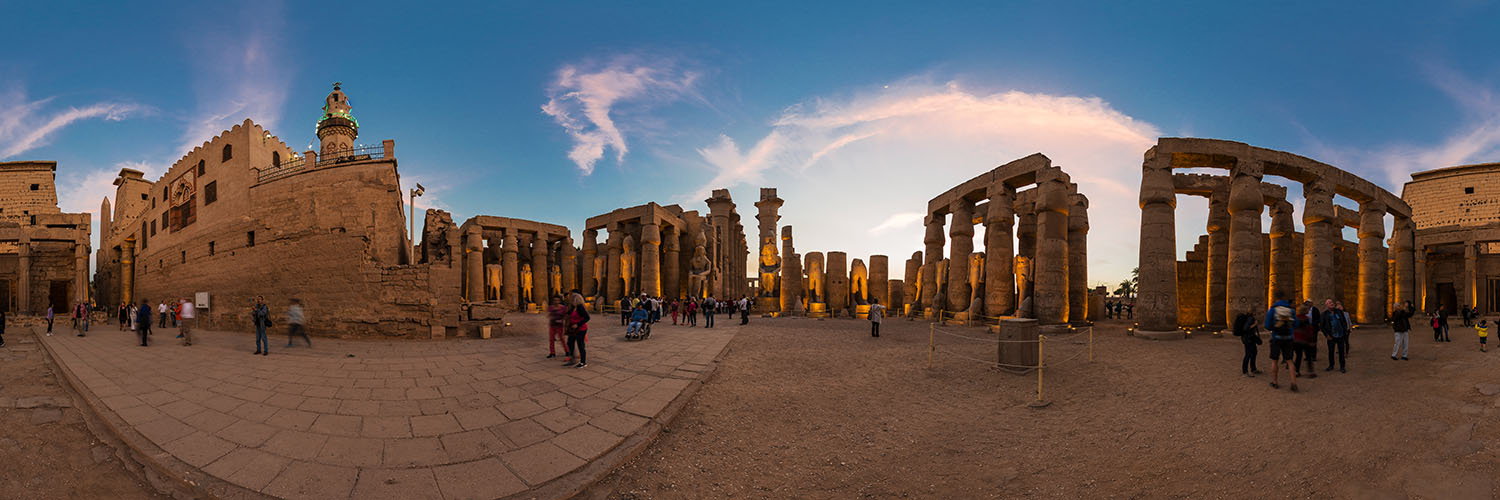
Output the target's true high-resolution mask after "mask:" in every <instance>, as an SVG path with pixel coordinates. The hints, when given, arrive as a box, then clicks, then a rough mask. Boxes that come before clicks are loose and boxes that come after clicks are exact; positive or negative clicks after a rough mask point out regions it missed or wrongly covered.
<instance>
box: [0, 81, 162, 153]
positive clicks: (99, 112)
mask: <svg viewBox="0 0 1500 500" xmlns="http://www.w3.org/2000/svg"><path fill="white" fill-rule="evenodd" d="M53 100H54V99H53V98H51V97H47V98H42V99H38V100H35V101H32V100H29V99H28V98H27V96H26V93H25V92H24V91H22V90H20V88H19V87H13V88H12V90H10V91H7V92H5V93H0V159H8V158H13V157H15V156H18V155H20V154H22V153H25V152H27V151H31V150H32V149H36V148H39V147H42V146H45V145H47V144H48V143H49V142H50V140H51V138H52V137H53V136H54V135H55V134H56V133H57V132H58V131H60V130H62V129H64V128H66V127H67V126H68V125H72V124H73V123H75V122H78V121H81V120H89V119H104V120H107V121H120V120H123V119H125V118H127V117H129V115H131V114H132V113H136V112H139V111H141V110H142V107H141V106H139V105H136V104H129V103H114V102H101V103H95V104H90V105H86V106H82V107H76V106H69V107H66V108H62V109H49V106H48V105H49V104H51V103H52V102H53Z"/></svg>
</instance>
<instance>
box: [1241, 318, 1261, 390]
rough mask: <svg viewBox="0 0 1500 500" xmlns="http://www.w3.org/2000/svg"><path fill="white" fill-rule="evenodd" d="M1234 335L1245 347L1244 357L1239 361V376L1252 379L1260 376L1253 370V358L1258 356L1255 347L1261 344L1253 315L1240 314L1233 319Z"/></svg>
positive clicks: (1258, 372)
mask: <svg viewBox="0 0 1500 500" xmlns="http://www.w3.org/2000/svg"><path fill="white" fill-rule="evenodd" d="M1234 335H1235V336H1236V337H1239V338H1240V343H1241V344H1244V346H1245V357H1244V358H1243V359H1241V360H1240V374H1241V375H1244V376H1246V377H1254V376H1256V375H1259V374H1260V370H1257V369H1256V368H1255V358H1256V357H1257V356H1259V355H1260V353H1259V352H1258V351H1259V348H1257V347H1256V346H1258V345H1260V344H1261V343H1262V340H1261V339H1260V330H1259V329H1258V328H1256V327H1255V315H1254V314H1250V313H1240V315H1239V316H1235V318H1234Z"/></svg>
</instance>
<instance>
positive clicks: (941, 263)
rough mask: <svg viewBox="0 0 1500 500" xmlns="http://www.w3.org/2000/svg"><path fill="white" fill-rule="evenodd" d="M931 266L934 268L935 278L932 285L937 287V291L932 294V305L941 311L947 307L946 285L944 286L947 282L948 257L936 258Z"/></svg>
mask: <svg viewBox="0 0 1500 500" xmlns="http://www.w3.org/2000/svg"><path fill="white" fill-rule="evenodd" d="M933 267H935V268H936V270H935V271H936V272H935V273H934V274H935V275H936V277H937V280H936V281H935V282H934V283H935V284H934V287H936V288H937V293H934V294H933V295H932V307H933V309H937V310H939V311H941V310H944V309H947V308H948V296H947V293H948V292H947V288H948V287H947V286H945V285H947V284H948V259H938V261H937V262H935V263H934V266H933Z"/></svg>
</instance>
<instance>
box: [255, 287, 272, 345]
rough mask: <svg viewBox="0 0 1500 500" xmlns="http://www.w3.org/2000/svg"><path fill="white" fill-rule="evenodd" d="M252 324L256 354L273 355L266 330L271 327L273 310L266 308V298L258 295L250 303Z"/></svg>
mask: <svg viewBox="0 0 1500 500" xmlns="http://www.w3.org/2000/svg"><path fill="white" fill-rule="evenodd" d="M250 323H251V324H252V325H254V326H255V353H254V354H259V355H261V356H270V355H271V341H270V340H268V339H267V338H266V328H270V327H271V309H270V308H268V307H266V298H265V297H262V296H260V295H256V296H255V299H254V300H251V301H250Z"/></svg>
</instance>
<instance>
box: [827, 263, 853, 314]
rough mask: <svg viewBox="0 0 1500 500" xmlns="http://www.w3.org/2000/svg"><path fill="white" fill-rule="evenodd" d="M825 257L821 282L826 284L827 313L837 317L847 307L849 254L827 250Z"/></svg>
mask: <svg viewBox="0 0 1500 500" xmlns="http://www.w3.org/2000/svg"><path fill="white" fill-rule="evenodd" d="M826 257H827V259H828V260H827V263H826V264H825V265H824V266H823V276H824V281H823V282H824V283H825V284H827V285H828V313H829V314H831V315H833V316H834V317H838V316H840V315H842V314H843V311H844V309H846V308H848V307H849V254H846V253H844V252H828V254H827V256H826Z"/></svg>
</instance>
